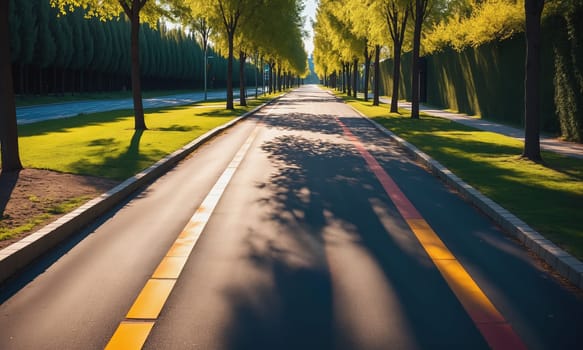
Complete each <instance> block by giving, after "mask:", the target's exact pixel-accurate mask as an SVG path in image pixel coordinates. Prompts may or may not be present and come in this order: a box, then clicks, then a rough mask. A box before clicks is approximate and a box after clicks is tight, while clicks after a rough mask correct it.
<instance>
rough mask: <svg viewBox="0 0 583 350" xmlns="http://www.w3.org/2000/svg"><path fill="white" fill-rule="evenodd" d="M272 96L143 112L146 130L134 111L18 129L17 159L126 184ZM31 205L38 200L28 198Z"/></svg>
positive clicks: (2, 231)
mask: <svg viewBox="0 0 583 350" xmlns="http://www.w3.org/2000/svg"><path fill="white" fill-rule="evenodd" d="M275 96H276V95H275V94H273V95H269V96H264V97H261V98H259V99H257V100H252V99H249V100H248V101H247V103H248V106H247V107H239V106H236V109H235V110H233V111H230V110H225V109H224V102H221V103H217V102H207V103H198V104H194V105H191V106H182V107H173V108H162V109H154V110H147V111H146V125H147V126H148V128H149V129H148V130H146V131H143V132H136V131H135V130H133V125H134V119H133V114H132V111H129V110H124V111H112V112H103V113H95V114H89V115H82V116H78V117H74V118H67V119H58V120H50V121H44V122H39V123H35V124H28V125H22V126H19V142H20V155H21V160H22V162H23V165H24V166H25V167H26V168H38V169H50V170H54V171H59V172H65V173H73V174H79V175H92V176H99V177H104V178H109V179H114V180H124V179H127V178H128V177H130V176H133V175H134V174H136V173H138V172H140V171H141V170H143V169H145V168H147V167H149V166H150V165H152V164H154V163H155V162H157V161H158V160H159V159H161V158H162V157H164V156H166V155H167V154H169V153H172V152H173V151H175V150H177V149H179V148H180V147H182V146H184V145H186V144H187V143H189V142H191V141H192V140H194V139H195V138H197V137H198V136H200V135H202V134H204V133H206V132H207V131H209V130H211V129H213V128H215V127H217V126H219V125H222V124H225V123H227V122H228V121H230V120H232V119H234V118H235V117H237V116H239V115H241V114H243V113H245V112H247V111H249V110H251V109H253V108H254V107H256V106H258V105H260V104H261V103H265V102H267V101H269V100H270V99H272V98H274V97H275ZM89 199H90V198H88V197H86V196H83V197H77V198H71V199H69V200H67V201H65V202H62V203H59V204H54V205H51V206H49V207H48V208H46V210H45V212H44V213H42V214H39V215H37V216H34V217H31V218H30V219H29V220H28V221H27V222H26V223H24V224H22V225H20V226H18V227H7V226H6V225H3V222H2V221H3V220H4V219H9V218H7V217H1V218H0V240H5V239H10V238H13V237H16V236H18V235H20V234H22V233H25V232H29V231H31V230H32V229H34V228H35V227H38V226H39V225H42V224H46V223H48V222H49V221H51V220H52V219H53V218H54V217H55V215H60V214H65V213H67V212H70V211H72V210H74V209H75V208H77V207H79V206H80V205H82V204H83V203H84V202H86V201H87V200H89ZM29 200H30V201H31V202H39V201H41V199H39V198H37V197H36V196H30V197H29Z"/></svg>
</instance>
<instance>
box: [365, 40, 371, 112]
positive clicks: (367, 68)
mask: <svg viewBox="0 0 583 350" xmlns="http://www.w3.org/2000/svg"><path fill="white" fill-rule="evenodd" d="M369 78H370V54H369V52H368V43H367V44H366V45H364V91H363V92H364V101H365V102H368V81H369Z"/></svg>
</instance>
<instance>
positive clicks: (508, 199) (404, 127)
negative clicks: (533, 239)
mask: <svg viewBox="0 0 583 350" xmlns="http://www.w3.org/2000/svg"><path fill="white" fill-rule="evenodd" d="M345 100H346V101H347V102H348V103H349V104H350V105H352V106H353V107H355V108H356V109H358V110H359V111H360V112H362V113H364V114H365V115H367V116H368V117H370V118H372V119H373V120H375V121H376V122H378V123H379V124H381V125H383V126H384V127H385V128H387V129H389V130H391V131H393V132H394V133H395V134H397V135H399V136H401V137H402V138H404V139H405V140H407V141H409V142H411V143H412V144H414V145H415V146H417V147H418V148H420V149H421V150H423V152H425V153H427V154H429V155H430V156H431V157H433V158H434V159H436V160H437V161H439V162H440V163H442V164H443V165H444V166H446V167H447V168H449V169H450V170H451V171H453V172H454V173H455V174H456V175H458V176H459V177H461V178H462V179H463V180H464V181H466V182H467V183H469V184H470V185H472V186H474V187H475V188H476V189H478V190H479V191H480V192H482V193H483V194H485V195H486V196H488V197H490V198H491V199H492V200H494V201H495V202H497V203H498V204H500V205H502V206H503V207H504V208H506V209H508V210H509V211H510V212H512V213H513V214H515V215H517V216H518V217H519V218H521V219H522V220H524V221H525V222H527V223H528V224H529V225H531V226H532V227H533V228H535V229H536V230H537V231H539V232H540V233H542V234H543V235H544V236H545V237H547V238H548V239H550V240H552V241H553V242H555V243H556V244H558V245H560V246H561V247H563V248H564V249H566V250H567V251H569V252H570V253H571V254H573V255H575V256H577V257H579V258H583V225H582V224H581V219H580V218H579V215H581V213H583V160H580V159H574V158H567V157H564V156H561V155H557V154H555V153H552V152H543V159H544V163H543V164H536V163H533V162H530V161H527V160H524V159H521V158H520V154H521V153H522V147H523V143H522V142H521V141H518V140H516V139H513V138H510V137H506V136H502V135H499V134H495V133H491V132H486V131H481V130H477V129H473V128H469V127H466V126H463V125H460V124H457V123H454V122H452V121H449V120H446V119H441V118H435V117H430V116H427V115H422V117H421V119H420V120H412V119H410V118H409V116H410V112H409V111H406V110H401V111H400V113H401V114H391V113H389V107H388V105H381V106H379V107H375V106H372V103H370V102H362V101H355V100H354V99H350V98H345Z"/></svg>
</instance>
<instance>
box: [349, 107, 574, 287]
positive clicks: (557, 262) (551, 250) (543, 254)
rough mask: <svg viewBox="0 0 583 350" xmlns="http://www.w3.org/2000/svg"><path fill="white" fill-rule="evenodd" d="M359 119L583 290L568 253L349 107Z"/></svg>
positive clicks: (412, 147)
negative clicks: (389, 139)
mask: <svg viewBox="0 0 583 350" xmlns="http://www.w3.org/2000/svg"><path fill="white" fill-rule="evenodd" d="M350 107H351V108H352V109H353V110H354V111H355V112H356V113H358V115H360V116H361V117H363V118H364V119H366V120H368V121H369V122H370V123H371V124H372V125H374V126H375V127H376V128H377V129H378V130H379V131H380V132H382V133H384V134H385V135H387V136H388V137H390V138H391V139H393V140H394V141H396V142H397V143H398V144H399V145H400V146H401V147H403V149H405V150H406V151H407V153H409V154H410V155H412V156H413V157H414V158H415V159H416V160H417V161H419V162H421V163H422V164H423V165H425V166H426V167H427V168H429V170H430V171H431V173H432V174H433V175H435V176H437V177H438V178H440V179H441V180H442V181H444V182H445V183H446V184H448V185H449V186H451V187H453V188H454V189H455V190H456V191H457V192H459V193H460V194H461V196H462V198H464V199H465V200H466V201H468V202H470V203H472V204H473V205H475V206H476V207H477V208H478V209H480V210H481V211H482V212H483V213H484V214H486V215H487V216H488V217H489V218H490V219H492V220H494V222H496V223H497V224H498V225H500V226H501V227H502V229H503V230H504V231H506V232H508V233H510V234H511V235H512V236H514V237H515V238H517V239H518V240H519V241H520V242H521V243H522V244H524V245H525V246H526V247H527V248H529V249H530V250H531V251H533V252H534V253H535V254H536V255H537V256H538V257H540V258H541V259H543V260H544V261H545V262H546V263H547V264H549V265H550V266H551V267H552V268H553V269H554V270H556V271H557V272H558V273H559V274H560V275H561V276H562V277H564V278H566V279H568V280H569V281H570V282H571V283H573V284H574V285H575V286H577V287H579V288H580V289H583V262H581V261H580V260H578V259H577V258H575V257H574V256H572V255H571V254H569V253H567V252H566V251H564V250H563V249H561V248H559V247H558V246H557V245H555V244H554V243H552V242H551V241H549V240H548V239H546V238H545V237H544V236H543V235H541V234H540V233H538V232H537V231H536V230H534V229H533V228H532V227H530V226H528V225H527V224H526V223H525V222H524V221H522V220H520V219H519V218H518V217H516V216H515V215H513V214H512V213H510V212H509V211H508V210H506V209H504V208H503V207H502V206H500V205H498V204H497V203H495V202H494V201H493V200H491V199H490V198H488V197H486V196H484V195H483V194H482V193H480V192H479V191H478V190H476V189H475V188H473V187H472V186H470V185H468V184H467V183H465V182H464V181H463V180H462V179H460V178H459V177H458V176H456V175H455V174H454V173H452V172H451V171H450V170H449V169H447V168H446V167H444V166H443V165H441V164H440V163H439V162H437V161H436V160H434V159H432V158H431V157H430V156H429V155H427V154H425V153H424V152H422V151H421V150H419V149H418V148H417V147H415V146H414V145H412V144H411V143H409V142H407V141H405V140H403V139H402V138H400V137H399V136H397V135H395V134H394V133H393V132H391V131H389V130H387V129H385V128H384V127H383V126H382V125H380V124H378V123H377V122H375V121H374V120H372V119H370V118H368V117H366V116H365V115H364V114H362V113H360V111H358V110H356V109H355V108H354V107H352V106H350Z"/></svg>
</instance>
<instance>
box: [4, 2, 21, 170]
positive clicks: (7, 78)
mask: <svg viewBox="0 0 583 350" xmlns="http://www.w3.org/2000/svg"><path fill="white" fill-rule="evenodd" d="M9 5H10V2H9V1H1V2H0V75H1V76H2V79H0V152H1V157H2V171H3V172H13V171H18V170H20V169H22V163H21V162H20V153H19V151H18V126H17V123H16V105H15V103H14V91H13V87H12V67H11V56H10V24H9V23H8V14H9V13H10V9H9Z"/></svg>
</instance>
